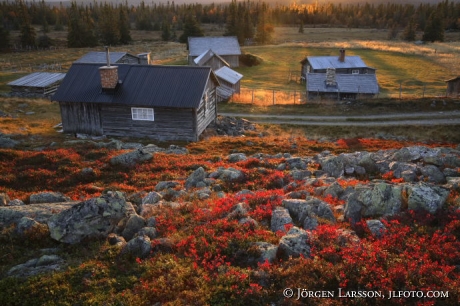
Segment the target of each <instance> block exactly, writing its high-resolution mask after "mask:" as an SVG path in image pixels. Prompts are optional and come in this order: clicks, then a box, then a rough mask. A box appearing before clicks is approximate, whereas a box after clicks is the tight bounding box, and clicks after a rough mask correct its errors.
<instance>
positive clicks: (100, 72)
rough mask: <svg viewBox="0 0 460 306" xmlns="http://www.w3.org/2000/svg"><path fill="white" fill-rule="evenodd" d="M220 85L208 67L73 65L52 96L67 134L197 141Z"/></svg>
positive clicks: (210, 117) (211, 113) (212, 114)
mask: <svg viewBox="0 0 460 306" xmlns="http://www.w3.org/2000/svg"><path fill="white" fill-rule="evenodd" d="M218 85H219V82H218V80H217V78H216V76H215V75H214V73H213V72H212V70H211V68H209V67H190V66H153V65H128V64H122V65H117V66H110V65H106V66H102V67H101V65H100V64H80V63H74V64H73V65H72V66H71V68H70V70H69V71H68V73H67V75H66V77H65V78H64V81H63V82H62V85H61V86H60V87H59V89H58V91H57V92H56V94H55V95H54V96H53V98H52V100H53V101H57V102H59V106H60V109H61V117H62V126H63V130H64V132H65V133H85V134H90V135H109V136H132V137H148V138H151V139H156V140H160V141H171V140H182V141H197V140H198V139H199V136H200V134H201V133H202V132H203V131H204V130H205V128H206V127H207V126H208V125H209V124H210V123H211V122H213V121H214V120H215V119H216V118H217V108H216V87H217V86H218Z"/></svg>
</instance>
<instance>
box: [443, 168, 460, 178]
mask: <svg viewBox="0 0 460 306" xmlns="http://www.w3.org/2000/svg"><path fill="white" fill-rule="evenodd" d="M442 174H444V176H445V177H460V172H459V171H457V170H456V169H452V168H445V169H444V170H443V171H442Z"/></svg>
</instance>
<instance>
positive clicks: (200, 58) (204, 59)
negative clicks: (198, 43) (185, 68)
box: [193, 49, 230, 66]
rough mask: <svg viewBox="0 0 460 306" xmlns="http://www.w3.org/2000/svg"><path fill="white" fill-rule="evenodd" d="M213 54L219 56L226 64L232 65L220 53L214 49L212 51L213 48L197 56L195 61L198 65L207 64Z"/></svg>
mask: <svg viewBox="0 0 460 306" xmlns="http://www.w3.org/2000/svg"><path fill="white" fill-rule="evenodd" d="M213 56H215V57H217V58H218V59H219V60H221V61H222V62H223V63H224V64H225V65H227V66H230V64H229V63H227V61H226V60H224V59H223V58H222V57H221V56H219V54H217V53H215V52H214V51H212V50H211V49H209V50H207V51H205V52H203V53H201V55H200V56H198V57H197V58H195V59H194V60H193V61H194V62H195V64H197V65H198V66H203V65H204V64H206V63H207V62H208V61H209V60H210V59H211V58H212V57H213Z"/></svg>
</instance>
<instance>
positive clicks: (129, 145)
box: [121, 142, 144, 150]
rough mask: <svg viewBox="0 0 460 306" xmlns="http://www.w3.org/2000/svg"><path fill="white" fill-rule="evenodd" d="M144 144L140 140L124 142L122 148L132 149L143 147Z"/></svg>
mask: <svg viewBox="0 0 460 306" xmlns="http://www.w3.org/2000/svg"><path fill="white" fill-rule="evenodd" d="M143 146H144V145H143V144H141V143H138V142H126V143H122V145H121V149H122V150H132V149H141V148H142V147H143Z"/></svg>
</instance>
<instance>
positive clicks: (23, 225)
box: [16, 217, 48, 235]
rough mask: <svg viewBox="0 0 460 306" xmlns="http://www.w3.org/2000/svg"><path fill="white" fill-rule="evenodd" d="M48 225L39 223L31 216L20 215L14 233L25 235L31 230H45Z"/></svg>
mask: <svg viewBox="0 0 460 306" xmlns="http://www.w3.org/2000/svg"><path fill="white" fill-rule="evenodd" d="M47 230H48V227H47V226H46V225H45V224H42V223H39V222H37V221H35V220H34V219H32V218H29V217H22V218H21V219H20V220H19V222H18V224H17V226H16V233H17V234H18V235H27V234H28V233H32V232H40V231H47Z"/></svg>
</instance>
